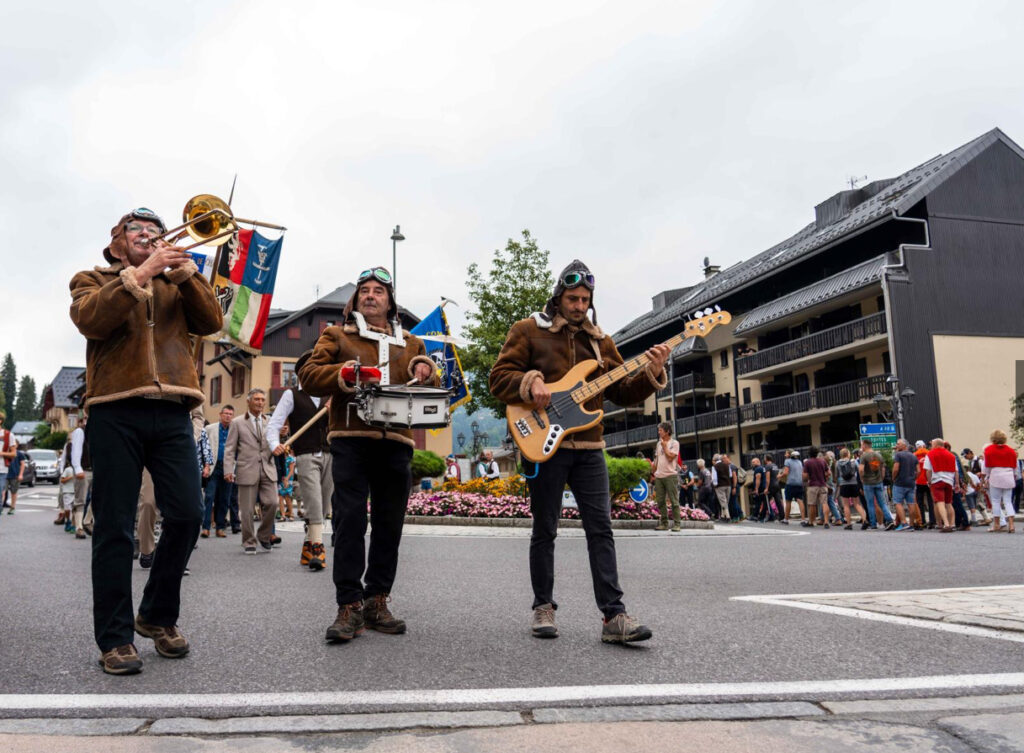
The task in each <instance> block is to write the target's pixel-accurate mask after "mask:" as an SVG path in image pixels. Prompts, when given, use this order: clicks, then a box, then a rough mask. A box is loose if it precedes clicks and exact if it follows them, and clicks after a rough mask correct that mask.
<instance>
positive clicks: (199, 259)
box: [188, 250, 213, 280]
mask: <svg viewBox="0 0 1024 753" xmlns="http://www.w3.org/2000/svg"><path fill="white" fill-rule="evenodd" d="M188 254H189V256H191V257H192V261H194V262H195V264H196V266H197V267H199V274H201V275H202V276H203V277H205V278H206V279H207V280H209V279H212V274H213V255H212V254H204V253H202V252H200V251H195V250H192V251H189V252H188Z"/></svg>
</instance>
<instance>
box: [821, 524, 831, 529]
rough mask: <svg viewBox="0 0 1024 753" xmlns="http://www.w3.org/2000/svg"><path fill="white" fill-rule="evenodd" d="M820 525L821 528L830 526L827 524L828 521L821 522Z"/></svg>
mask: <svg viewBox="0 0 1024 753" xmlns="http://www.w3.org/2000/svg"><path fill="white" fill-rule="evenodd" d="M821 527H822V528H830V526H829V524H828V523H822V524H821Z"/></svg>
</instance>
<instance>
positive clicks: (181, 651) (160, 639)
mask: <svg viewBox="0 0 1024 753" xmlns="http://www.w3.org/2000/svg"><path fill="white" fill-rule="evenodd" d="M135 632H136V633H138V634H139V635H142V636H145V637H146V638H152V639H153V645H154V646H155V648H156V652H157V653H158V654H160V656H166V657H167V658H168V659H180V658H181V657H182V656H184V655H185V654H187V653H188V650H189V645H188V641H187V640H186V639H185V636H184V635H182V634H181V631H180V630H178V628H176V627H174V626H173V625H172V626H171V627H164V626H163V625H150V624H149V623H148V622H144V621H143V619H142V615H138V616H136V618H135Z"/></svg>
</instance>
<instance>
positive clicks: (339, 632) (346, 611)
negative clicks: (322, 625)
mask: <svg viewBox="0 0 1024 753" xmlns="http://www.w3.org/2000/svg"><path fill="white" fill-rule="evenodd" d="M365 629H366V623H365V622H364V621H363V602H361V601H354V602H352V603H351V604H345V605H344V606H341V607H338V616H337V617H335V618H334V622H333V623H332V624H331V626H330V627H329V628H327V635H326V640H327V642H328V643H342V642H344V641H350V640H352V639H353V638H355V637H356V636H357V635H359V634H360V633H362V632H363V630H365Z"/></svg>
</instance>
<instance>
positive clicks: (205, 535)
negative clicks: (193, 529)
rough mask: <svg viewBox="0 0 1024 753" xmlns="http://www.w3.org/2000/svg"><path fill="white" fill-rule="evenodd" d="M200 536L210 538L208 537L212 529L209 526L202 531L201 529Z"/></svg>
mask: <svg viewBox="0 0 1024 753" xmlns="http://www.w3.org/2000/svg"><path fill="white" fill-rule="evenodd" d="M199 538H201V539H208V538H210V529H209V528H204V529H203V530H202V531H200V532H199Z"/></svg>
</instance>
